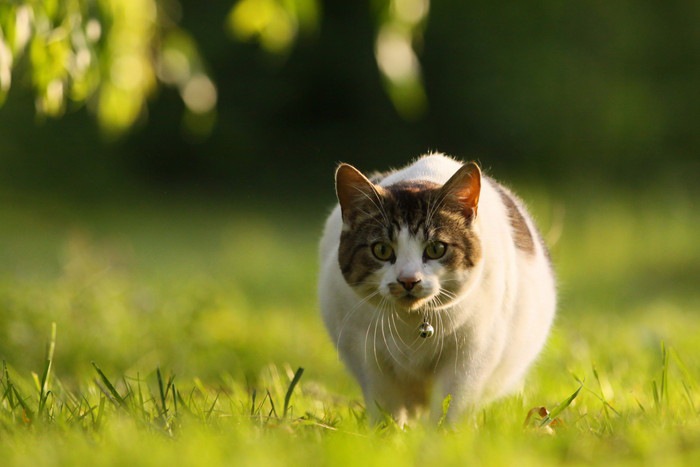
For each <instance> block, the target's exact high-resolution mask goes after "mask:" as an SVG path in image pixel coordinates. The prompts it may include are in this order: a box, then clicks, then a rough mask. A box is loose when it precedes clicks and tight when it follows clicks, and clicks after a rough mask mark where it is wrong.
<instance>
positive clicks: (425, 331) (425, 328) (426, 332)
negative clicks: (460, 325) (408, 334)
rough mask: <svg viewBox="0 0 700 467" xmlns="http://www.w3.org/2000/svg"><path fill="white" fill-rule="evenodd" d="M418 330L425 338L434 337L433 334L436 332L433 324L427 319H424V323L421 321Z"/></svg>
mask: <svg viewBox="0 0 700 467" xmlns="http://www.w3.org/2000/svg"><path fill="white" fill-rule="evenodd" d="M418 331H419V333H420V336H421V337H422V338H423V339H426V338H428V337H432V335H433V334H435V328H433V326H432V325H431V324H430V323H429V322H427V321H423V323H421V325H420V327H419V328H418Z"/></svg>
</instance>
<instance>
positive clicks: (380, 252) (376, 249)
mask: <svg viewBox="0 0 700 467" xmlns="http://www.w3.org/2000/svg"><path fill="white" fill-rule="evenodd" d="M372 254H373V255H374V256H375V257H376V258H377V259H378V260H380V261H389V260H390V259H392V258H393V257H394V249H393V248H391V245H389V244H388V243H384V242H377V243H375V244H374V245H372Z"/></svg>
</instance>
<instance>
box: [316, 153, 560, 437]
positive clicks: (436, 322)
mask: <svg viewBox="0 0 700 467" xmlns="http://www.w3.org/2000/svg"><path fill="white" fill-rule="evenodd" d="M460 167H461V163H460V162H457V161H455V160H453V159H451V158H448V157H446V156H443V155H441V154H433V155H429V156H425V157H423V158H421V159H418V160H417V161H416V162H415V163H413V164H411V165H409V166H407V167H405V168H403V169H401V170H398V171H396V172H394V173H392V174H391V175H389V176H388V177H386V178H385V179H384V180H382V181H381V182H380V185H382V186H390V185H392V184H394V183H397V182H399V181H406V180H425V181H431V182H435V183H439V184H444V183H445V182H446V181H447V180H448V179H449V178H450V177H451V176H452V175H453V174H454V173H455V172H456V171H457V170H458V169H459V168H460ZM516 202H517V201H516ZM519 207H520V209H521V212H522V213H523V215H524V216H525V217H526V218H527V221H528V223H529V224H530V230H531V232H533V235H536V230H535V228H534V225H533V223H532V221H531V220H530V219H529V217H528V216H527V213H526V211H525V210H524V208H523V207H522V206H520V205H519ZM342 228H343V222H342V218H341V212H340V207H339V206H336V208H335V209H334V210H333V212H332V213H331V215H330V216H329V218H328V220H327V222H326V226H325V231H324V234H323V238H322V240H321V248H320V260H321V270H320V278H319V284H318V294H319V302H320V307H321V312H322V315H323V319H324V322H325V324H326V327H327V328H328V331H329V333H330V335H331V337H332V339H333V341H334V343H335V344H336V346H337V348H338V352H339V353H340V356H341V357H342V359H343V360H344V362H345V363H346V364H347V366H348V367H349V369H350V370H351V372H352V373H353V375H354V376H355V377H356V378H357V380H358V382H359V384H360V386H361V387H362V391H363V394H364V397H365V403H366V406H367V409H368V411H369V412H370V414H372V415H373V416H374V417H375V418H376V417H378V416H379V415H380V412H379V410H378V409H379V408H381V409H382V410H384V411H386V412H388V413H389V414H391V415H392V416H393V417H394V418H395V419H396V420H397V421H398V422H399V423H400V424H403V423H405V422H406V421H407V419H408V417H410V416H415V415H416V414H417V413H419V412H420V409H421V404H420V401H421V399H422V398H423V395H424V394H427V396H428V400H429V405H430V407H429V409H430V411H431V416H432V417H433V419H437V418H439V417H440V415H441V404H442V401H443V400H444V398H445V397H446V396H447V395H450V396H451V398H452V401H451V405H450V411H449V413H448V417H449V418H450V419H454V418H455V417H456V416H458V415H459V414H461V413H462V412H464V411H465V410H468V409H472V408H474V407H477V406H478V405H479V404H482V403H485V402H488V401H490V400H493V399H495V398H497V397H500V396H503V395H506V394H508V393H510V392H513V391H514V390H517V389H518V388H519V385H520V384H521V382H522V379H523V377H524V375H525V372H526V370H527V368H528V367H529V366H530V364H531V363H532V362H533V360H534V359H535V357H536V356H537V354H538V353H539V352H540V350H541V349H542V347H543V345H544V343H545V340H546V337H547V334H548V332H549V328H550V326H551V323H552V320H553V317H554V312H555V307H556V291H555V282H554V276H553V272H552V270H551V266H550V264H549V261H548V259H547V257H546V254H545V251H544V249H543V247H542V246H541V244H540V242H539V241H538V240H537V239H535V244H536V252H535V254H534V255H528V254H526V253H524V252H522V251H520V250H518V249H517V248H516V246H515V244H514V242H513V239H512V237H511V227H510V223H509V220H508V217H507V211H506V207H505V206H504V205H503V203H502V201H501V197H500V195H499V193H498V192H497V191H496V189H495V188H494V186H493V184H492V182H491V181H490V180H489V179H488V178H487V177H483V178H482V181H481V196H480V200H479V208H478V215H477V217H476V219H475V221H474V228H475V230H476V232H477V235H478V237H479V239H480V241H481V249H482V256H481V259H480V260H479V261H478V262H477V264H476V265H475V266H474V267H473V268H472V269H470V270H469V271H468V272H467V273H466V274H460V275H459V277H452V276H450V275H449V273H448V272H447V271H444V270H443V268H441V265H440V264H439V262H438V261H427V262H423V261H422V252H423V248H424V246H423V244H422V243H421V239H415V238H412V237H409V236H408V235H407V234H406V233H405V232H404V231H402V232H401V233H400V234H399V237H398V240H397V242H396V243H397V244H396V245H395V250H396V256H397V258H396V262H395V263H394V264H390V263H389V262H387V263H386V265H385V266H384V267H383V268H382V269H381V270H380V271H378V272H377V273H376V274H375V276H376V277H373V278H372V280H373V281H374V284H375V285H374V286H372V287H369V288H364V289H362V290H355V289H353V288H351V287H350V286H349V285H348V284H347V283H346V281H345V279H344V278H343V275H342V273H341V271H340V267H339V265H338V246H339V240H340V234H341V230H342ZM401 274H404V275H405V274H418V275H420V277H421V279H422V280H421V282H420V283H419V286H420V287H419V288H418V290H417V292H416V295H419V296H421V295H420V294H423V295H425V296H426V297H428V298H430V297H432V296H434V294H435V293H437V291H438V290H439V288H440V283H441V282H443V283H446V284H452V285H453V286H454V285H455V284H459V285H461V287H459V288H457V289H454V290H453V291H452V294H453V295H450V296H451V297H454V299H453V300H446V299H444V297H443V298H442V299H435V300H433V302H432V305H434V306H433V308H434V310H433V311H431V312H426V311H424V310H423V309H422V308H419V309H417V310H416V309H407V308H405V307H401V306H399V305H397V296H395V295H392V293H391V291H390V290H389V287H388V284H389V283H390V282H392V281H395V278H396V277H399V276H400V275H401ZM453 276H454V275H453ZM372 289H375V290H374V291H373V290H372ZM377 290H378V292H377V293H376V294H375V295H374V296H370V295H371V294H372V293H374V292H376V291H377ZM426 316H427V317H428V318H429V319H430V322H431V324H433V326H435V335H434V336H433V337H431V338H428V339H422V338H420V337H419V336H418V327H419V326H420V324H421V322H422V321H423V319H424V317H426Z"/></svg>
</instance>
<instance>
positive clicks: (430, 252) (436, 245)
mask: <svg viewBox="0 0 700 467" xmlns="http://www.w3.org/2000/svg"><path fill="white" fill-rule="evenodd" d="M446 251H447V245H446V244H444V243H443V242H430V243H428V246H426V247H425V251H424V252H423V254H424V255H425V257H426V258H429V259H440V258H442V257H443V256H445V252H446Z"/></svg>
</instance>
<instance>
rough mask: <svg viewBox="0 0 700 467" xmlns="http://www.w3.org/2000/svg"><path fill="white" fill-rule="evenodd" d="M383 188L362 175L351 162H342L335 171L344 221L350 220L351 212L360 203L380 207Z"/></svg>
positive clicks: (336, 190)
mask: <svg viewBox="0 0 700 467" xmlns="http://www.w3.org/2000/svg"><path fill="white" fill-rule="evenodd" d="M382 191H383V189H382V188H381V187H379V186H377V185H375V184H373V183H372V182H370V181H369V180H368V179H367V177H365V176H364V175H362V172H360V171H359V170H357V169H356V168H355V167H353V166H351V165H350V164H340V165H339V166H338V169H337V170H336V171H335V192H336V194H337V195H338V202H339V203H340V210H341V212H342V213H343V222H346V223H349V222H350V213H351V212H353V209H354V208H356V207H357V206H359V205H363V204H367V203H370V205H373V206H375V207H378V206H379V205H380V203H381V192H382Z"/></svg>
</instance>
